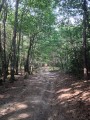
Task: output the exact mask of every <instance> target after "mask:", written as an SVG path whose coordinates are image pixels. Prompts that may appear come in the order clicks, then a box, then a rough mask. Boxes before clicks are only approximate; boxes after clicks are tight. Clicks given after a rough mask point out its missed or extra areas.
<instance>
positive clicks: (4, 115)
mask: <svg viewBox="0 0 90 120" xmlns="http://www.w3.org/2000/svg"><path fill="white" fill-rule="evenodd" d="M68 79H72V78H70V76H68V75H65V74H63V73H59V72H49V71H48V67H43V68H41V69H39V70H38V72H37V74H35V75H32V76H30V77H29V79H25V80H24V79H23V78H22V79H21V78H20V80H19V81H17V82H16V83H15V84H14V85H12V87H10V86H8V87H7V88H6V90H5V91H4V92H2V94H0V98H1V101H2V102H1V104H0V120H89V119H88V117H87V116H89V113H88V112H87V113H88V115H87V114H86V113H85V112H84V113H85V116H84V117H81V116H80V114H81V113H80V112H83V111H85V110H86V109H87V106H88V105H89V100H90V99H89V98H90V97H89V95H90V91H89V89H87V88H88V86H87V85H88V84H87V82H85V86H86V87H84V88H85V89H84V91H82V90H81V89H80V85H81V83H80V82H77V83H76V82H75V81H74V80H69V82H68ZM82 84H83V83H82ZM85 90H86V91H85ZM81 96H85V97H83V99H85V100H86V103H88V104H87V105H85V102H83V99H82V101H80V100H81V99H80V98H81ZM86 96H87V97H86ZM86 98H87V99H86ZM80 104H81V106H82V105H83V106H84V109H85V110H83V109H82V108H80ZM88 110H89V109H88ZM82 114H83V113H82ZM78 116H80V118H79V117H78ZM85 117H87V119H85ZM78 118H79V119H78ZM83 118H84V119H83Z"/></svg>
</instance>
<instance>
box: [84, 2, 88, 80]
mask: <svg viewBox="0 0 90 120" xmlns="http://www.w3.org/2000/svg"><path fill="white" fill-rule="evenodd" d="M86 43H87V1H86V0H84V1H83V62H84V68H83V71H84V79H85V80H86V79H88V67H87V44H86Z"/></svg>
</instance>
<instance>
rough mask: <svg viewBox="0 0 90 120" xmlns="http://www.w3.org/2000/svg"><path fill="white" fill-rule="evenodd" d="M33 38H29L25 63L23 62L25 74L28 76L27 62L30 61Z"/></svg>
mask: <svg viewBox="0 0 90 120" xmlns="http://www.w3.org/2000/svg"><path fill="white" fill-rule="evenodd" d="M34 37H35V36H32V37H30V43H29V49H28V54H27V59H26V62H25V72H28V73H29V74H30V70H29V60H30V59H31V58H30V57H31V49H32V46H33V43H34ZM29 58H30V59H29Z"/></svg>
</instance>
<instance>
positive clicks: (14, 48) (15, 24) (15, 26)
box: [10, 0, 19, 82]
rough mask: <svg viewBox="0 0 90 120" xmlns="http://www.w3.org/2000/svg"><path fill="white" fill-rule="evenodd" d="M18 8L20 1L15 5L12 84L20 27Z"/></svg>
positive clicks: (17, 0)
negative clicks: (17, 35) (18, 28)
mask: <svg viewBox="0 0 90 120" xmlns="http://www.w3.org/2000/svg"><path fill="white" fill-rule="evenodd" d="M18 6H19V0H16V5H15V20H14V30H13V38H12V56H11V79H10V80H11V82H14V80H15V78H14V72H15V71H14V70H15V64H16V33H17V26H18Z"/></svg>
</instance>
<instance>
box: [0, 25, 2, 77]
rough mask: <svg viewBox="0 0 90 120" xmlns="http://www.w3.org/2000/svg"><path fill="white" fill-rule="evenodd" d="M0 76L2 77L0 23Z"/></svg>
mask: <svg viewBox="0 0 90 120" xmlns="http://www.w3.org/2000/svg"><path fill="white" fill-rule="evenodd" d="M0 61H1V65H0V76H2V40H1V23H0Z"/></svg>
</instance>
